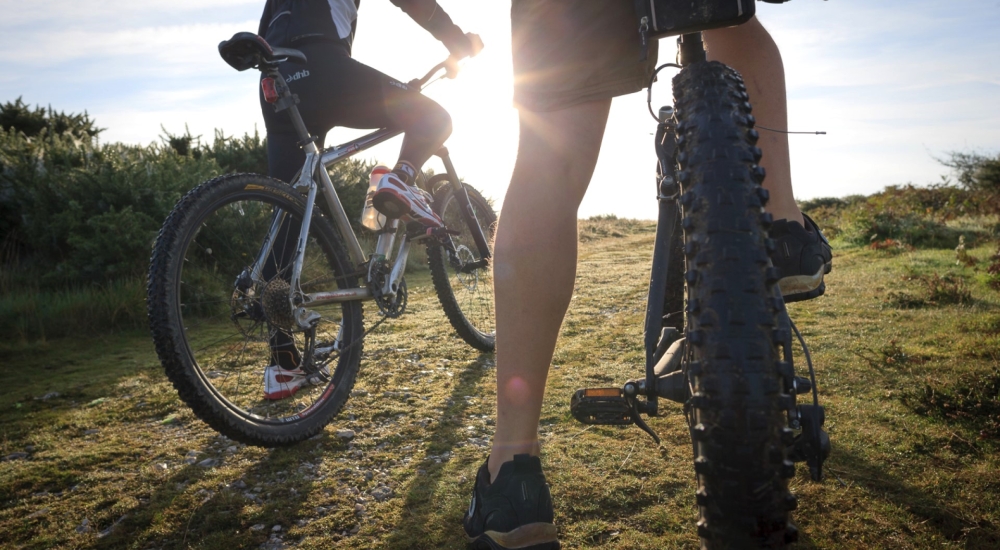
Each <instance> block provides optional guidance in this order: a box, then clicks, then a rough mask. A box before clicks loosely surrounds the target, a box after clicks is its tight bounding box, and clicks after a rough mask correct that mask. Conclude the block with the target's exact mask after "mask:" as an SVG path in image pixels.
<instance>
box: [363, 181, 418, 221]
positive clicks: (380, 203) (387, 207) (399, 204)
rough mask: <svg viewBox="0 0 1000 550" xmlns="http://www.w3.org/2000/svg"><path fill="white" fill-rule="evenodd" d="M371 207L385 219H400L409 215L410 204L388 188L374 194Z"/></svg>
mask: <svg viewBox="0 0 1000 550" xmlns="http://www.w3.org/2000/svg"><path fill="white" fill-rule="evenodd" d="M372 206H373V207H374V208H375V210H378V211H379V213H381V214H384V215H385V217H387V218H401V217H403V216H405V215H407V214H409V213H410V203H409V202H407V200H406V199H404V198H403V197H402V196H400V195H399V193H397V192H396V191H395V190H393V189H390V188H385V189H381V190H379V192H378V193H375V196H373V197H372Z"/></svg>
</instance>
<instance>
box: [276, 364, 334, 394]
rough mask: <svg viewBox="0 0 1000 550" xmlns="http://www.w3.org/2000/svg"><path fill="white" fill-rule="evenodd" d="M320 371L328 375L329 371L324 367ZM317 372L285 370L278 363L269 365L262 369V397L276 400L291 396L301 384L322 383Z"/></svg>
mask: <svg viewBox="0 0 1000 550" xmlns="http://www.w3.org/2000/svg"><path fill="white" fill-rule="evenodd" d="M320 372H321V373H323V374H325V375H327V376H329V374H330V371H329V369H327V368H326V367H323V368H322V369H320ZM322 381H323V380H322V378H321V377H320V376H319V374H307V373H306V372H305V371H303V370H302V369H295V370H285V369H283V368H281V367H279V366H278V365H271V366H270V367H267V368H266V369H264V399H267V400H268V401H277V400H279V399H285V398H286V397H291V396H293V395H295V393H296V392H298V391H299V390H300V389H301V388H302V386H309V385H313V384H320V383H322Z"/></svg>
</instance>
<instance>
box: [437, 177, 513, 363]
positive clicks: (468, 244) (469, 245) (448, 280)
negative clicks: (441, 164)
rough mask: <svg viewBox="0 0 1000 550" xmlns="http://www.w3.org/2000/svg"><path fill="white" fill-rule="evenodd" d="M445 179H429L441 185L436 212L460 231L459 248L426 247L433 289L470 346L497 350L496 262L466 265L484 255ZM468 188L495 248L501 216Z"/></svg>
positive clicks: (456, 238) (455, 238) (454, 239)
mask: <svg viewBox="0 0 1000 550" xmlns="http://www.w3.org/2000/svg"><path fill="white" fill-rule="evenodd" d="M445 177H446V175H445ZM441 181H445V182H447V180H443V179H442V178H438V181H435V180H434V179H432V180H431V182H430V183H431V185H433V184H435V183H438V184H439V185H438V186H437V187H438V190H437V191H436V192H435V194H434V211H435V212H437V214H438V215H439V216H441V218H442V219H443V220H444V222H445V226H446V227H447V228H448V229H451V230H455V231H458V232H459V233H458V234H457V235H453V236H452V237H451V239H452V242H453V243H454V245H455V252H451V251H448V250H446V249H445V247H444V246H442V245H438V244H434V245H428V247H427V259H428V263H429V264H430V269H431V278H432V279H433V281H434V290H435V291H436V292H437V295H438V299H439V300H440V301H441V306H442V307H444V312H445V315H447V317H448V321H450V322H451V326H452V327H454V328H455V332H457V333H458V335H459V336H460V337H461V338H462V339H463V340H465V342H466V343H468V344H469V345H470V346H472V347H474V348H476V349H478V350H481V351H493V349H494V348H495V347H496V313H495V310H494V301H493V265H492V263H491V262H486V263H485V264H484V265H482V266H481V267H479V268H477V269H474V270H471V271H468V270H464V269H462V268H463V267H464V266H467V265H469V264H473V263H474V262H478V261H479V260H481V259H482V255H481V254H480V253H479V248H478V247H477V246H476V241H475V240H474V239H473V236H472V231H471V226H470V225H469V223H467V222H466V219H465V216H464V215H463V213H462V204H461V201H462V200H463V199H462V197H461V196H460V193H458V192H456V191H455V188H454V187H453V186H452V185H451V184H450V183H446V184H445V185H440V182H441ZM431 188H433V187H431ZM465 190H466V192H467V193H468V195H469V203H470V204H471V206H472V211H473V213H474V214H475V217H476V220H477V222H478V224H479V228H480V230H481V231H482V232H483V235H484V236H485V237H486V241H487V243H489V246H490V248H491V251H492V247H493V235H494V233H495V232H496V224H497V215H496V213H495V212H494V211H493V207H492V206H491V205H490V203H489V202H487V201H486V199H485V198H483V196H482V195H481V194H479V191H476V190H475V189H473V188H472V187H469V186H465Z"/></svg>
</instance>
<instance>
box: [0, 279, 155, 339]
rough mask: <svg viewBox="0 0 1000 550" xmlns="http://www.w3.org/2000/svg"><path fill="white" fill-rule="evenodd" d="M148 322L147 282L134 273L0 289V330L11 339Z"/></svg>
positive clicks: (82, 332)
mask: <svg viewBox="0 0 1000 550" xmlns="http://www.w3.org/2000/svg"><path fill="white" fill-rule="evenodd" d="M145 326H146V284H145V280H144V279H142V278H133V279H127V280H121V281H115V282H109V283H106V284H103V285H89V286H84V287H76V288H63V289H57V290H44V289H38V288H31V287H21V288H20V290H19V291H18V292H10V293H4V294H3V295H0V332H2V333H3V334H4V335H5V338H10V339H11V340H35V339H39V338H58V337H62V336H71V335H92V334H100V333H106V332H109V331H113V330H127V329H137V328H143V327H145Z"/></svg>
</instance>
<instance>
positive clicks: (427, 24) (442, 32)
mask: <svg viewBox="0 0 1000 550" xmlns="http://www.w3.org/2000/svg"><path fill="white" fill-rule="evenodd" d="M390 1H391V2H392V3H393V4H395V5H396V6H397V7H398V8H399V9H401V10H403V11H404V12H406V15H409V16H410V19H413V20H414V21H416V22H417V24H418V25H420V26H421V27H423V28H424V29H426V30H427V31H428V32H430V33H431V35H432V36H433V37H434V38H437V39H438V40H440V41H441V43H443V44H444V46H445V47H446V48H448V51H449V52H450V53H451V55H453V56H454V57H457V58H462V57H467V56H469V55H473V54H474V53H476V52H474V51H473V45H472V42H471V40H470V39H469V37H468V36H466V35H465V33H463V32H462V29H460V28H458V25H456V24H454V23H452V21H451V17H448V14H447V13H445V11H444V10H443V9H441V6H439V5H438V3H437V1H436V0H390Z"/></svg>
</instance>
